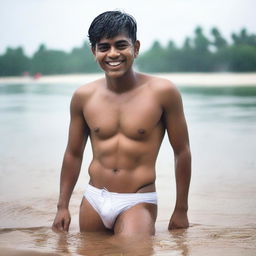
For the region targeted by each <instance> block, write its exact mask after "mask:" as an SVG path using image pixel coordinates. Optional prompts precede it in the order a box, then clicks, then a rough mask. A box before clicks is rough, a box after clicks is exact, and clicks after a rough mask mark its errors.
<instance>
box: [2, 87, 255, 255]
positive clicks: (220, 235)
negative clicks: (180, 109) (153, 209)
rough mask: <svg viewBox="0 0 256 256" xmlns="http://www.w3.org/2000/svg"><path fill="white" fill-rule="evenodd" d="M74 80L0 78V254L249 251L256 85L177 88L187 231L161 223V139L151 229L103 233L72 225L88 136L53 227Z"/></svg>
mask: <svg viewBox="0 0 256 256" xmlns="http://www.w3.org/2000/svg"><path fill="white" fill-rule="evenodd" d="M77 87H78V85H76V84H74V85H70V84H69V85H68V84H62V85H61V84H40V83H35V84H13V85H0V135H1V143H0V247H1V248H9V250H7V249H5V250H4V249H1V250H0V255H18V254H20V255H21V252H22V250H25V252H24V253H25V254H24V255H28V252H27V250H32V251H33V254H31V255H36V253H35V252H37V253H38V252H51V253H55V254H59V255H199V256H200V255H255V254H256V199H255V194H256V185H255V184H256V159H255V152H256V139H255V138H256V87H250V88H245V87H234V88H232V87H229V88H225V87H224V88H214V87H212V88H203V87H181V88H180V90H181V93H182V96H183V102H184V108H185V114H186V117H187V122H188V126H189V133H190V142H191V149H192V155H193V175H192V181H191V189H190V204H189V206H190V209H189V218H190V223H191V227H190V228H189V229H187V230H179V231H172V232H169V231H167V226H168V220H169V218H170V216H171V213H172V210H173V206H174V203H175V179H174V170H173V156H172V150H171V148H170V147H169V144H168V141H167V139H166V138H165V139H164V142H163V145H162V148H161V150H160V153H159V158H158V162H157V191H158V197H159V210H158V212H159V214H158V219H157V223H156V229H157V232H156V236H155V237H153V238H150V239H143V240H141V239H137V240H135V241H134V240H129V239H126V240H125V241H113V239H112V238H111V237H110V236H109V235H108V234H107V235H106V234H97V235H95V234H80V233H79V229H78V208H79V204H80V201H81V198H82V194H83V190H84V186H85V185H86V184H87V182H88V176H87V173H86V169H87V166H88V163H89V161H90V158H91V151H90V145H89V144H88V146H87V148H86V152H85V157H84V163H83V166H82V171H81V174H80V178H79V181H78V183H77V185H76V187H75V190H74V193H73V196H72V199H71V202H70V210H71V213H72V217H73V218H72V223H71V226H70V232H69V233H68V234H62V235H60V234H55V233H53V232H52V231H51V229H50V226H51V224H52V221H53V219H54V216H55V211H56V203H57V198H58V189H59V172H60V166H61V161H62V157H63V153H64V150H65V146H66V139H67V129H68V123H69V101H70V98H71V95H72V93H73V91H74V90H75V88H77ZM10 249H11V251H10Z"/></svg>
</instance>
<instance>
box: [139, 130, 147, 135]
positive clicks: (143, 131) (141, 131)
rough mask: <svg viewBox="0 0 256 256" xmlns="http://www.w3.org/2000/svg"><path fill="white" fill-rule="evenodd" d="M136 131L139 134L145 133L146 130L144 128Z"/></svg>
mask: <svg viewBox="0 0 256 256" xmlns="http://www.w3.org/2000/svg"><path fill="white" fill-rule="evenodd" d="M138 132H139V133H140V134H145V133H146V131H145V130H144V129H139V130H138Z"/></svg>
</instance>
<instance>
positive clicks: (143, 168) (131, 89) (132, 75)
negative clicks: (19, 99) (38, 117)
mask: <svg viewBox="0 0 256 256" xmlns="http://www.w3.org/2000/svg"><path fill="white" fill-rule="evenodd" d="M136 31H137V25H136V22H135V20H134V19H133V18H132V17H131V16H130V15H128V14H126V13H122V12H119V11H109V12H105V13H102V14H100V15H99V16H98V17H96V18H95V19H94V20H93V22H92V24H91V26H90V28H89V39H90V43H91V48H92V52H93V54H94V56H95V59H96V61H97V62H98V64H99V65H100V67H101V68H102V70H103V71H104V72H105V77H104V78H102V79H99V80H96V81H94V82H91V83H89V84H87V85H85V86H82V87H80V88H79V89H77V90H76V92H75V93H74V95H73V97H72V100H71V107H70V111H71V121H70V129H69V138H68V144H67V148H66V152H65V155H64V160H63V166H62V170H61V180H60V196H59V202H58V211H57V214H56V217H55V220H54V223H53V229H54V230H65V231H67V230H68V228H69V224H70V220H71V218H70V213H69V210H68V205H69V200H70V197H71V194H72V191H73V188H74V186H75V184H76V181H77V179H78V176H79V172H80V167H81V163H82V159H83V152H84V147H85V145H86V141H87V138H88V137H90V140H91V144H92V151H93V159H92V161H91V164H90V166H89V170H88V171H89V176H90V181H89V184H88V185H87V187H86V189H85V193H84V197H83V199H82V203H81V207H80V216H79V220H80V230H81V231H103V230H106V229H110V230H113V232H114V233H115V234H121V235H133V234H145V235H152V234H154V232H155V221H156V217H157V196H156V192H155V178H156V171H155V163H156V158H157V154H158V151H159V148H160V145H161V142H162V140H163V137H164V133H165V131H167V134H168V137H169V141H170V144H171V146H172V148H173V151H174V155H175V174H176V192H177V198H176V206H175V209H174V212H173V214H172V217H171V219H170V223H169V229H173V228H187V227H188V226H189V223H188V217H187V210H188V191H189V184H190V174H191V156H190V148H189V138H188V131H187V125H186V121H185V117H184V113H183V106H182V100H181V96H180V94H179V92H178V90H177V89H176V87H175V86H174V85H173V84H172V83H171V82H170V81H168V80H165V79H161V78H158V77H153V76H149V75H145V74H141V73H138V72H135V71H134V70H133V62H134V59H135V58H136V57H137V55H138V53H139V48H140V42H139V41H138V40H137V38H136Z"/></svg>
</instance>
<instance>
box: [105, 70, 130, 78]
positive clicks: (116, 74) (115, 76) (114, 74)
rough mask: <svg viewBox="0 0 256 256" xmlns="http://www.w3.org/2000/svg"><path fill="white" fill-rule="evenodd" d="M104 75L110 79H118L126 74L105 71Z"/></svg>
mask: <svg viewBox="0 0 256 256" xmlns="http://www.w3.org/2000/svg"><path fill="white" fill-rule="evenodd" d="M105 74H106V75H107V76H108V77H110V78H120V77H122V76H124V75H125V74H126V72H124V71H122V70H120V71H105Z"/></svg>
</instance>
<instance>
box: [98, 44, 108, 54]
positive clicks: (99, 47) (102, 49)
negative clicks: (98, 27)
mask: <svg viewBox="0 0 256 256" xmlns="http://www.w3.org/2000/svg"><path fill="white" fill-rule="evenodd" d="M108 49H109V45H107V44H102V45H99V46H98V51H100V52H105V51H107V50H108Z"/></svg>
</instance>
